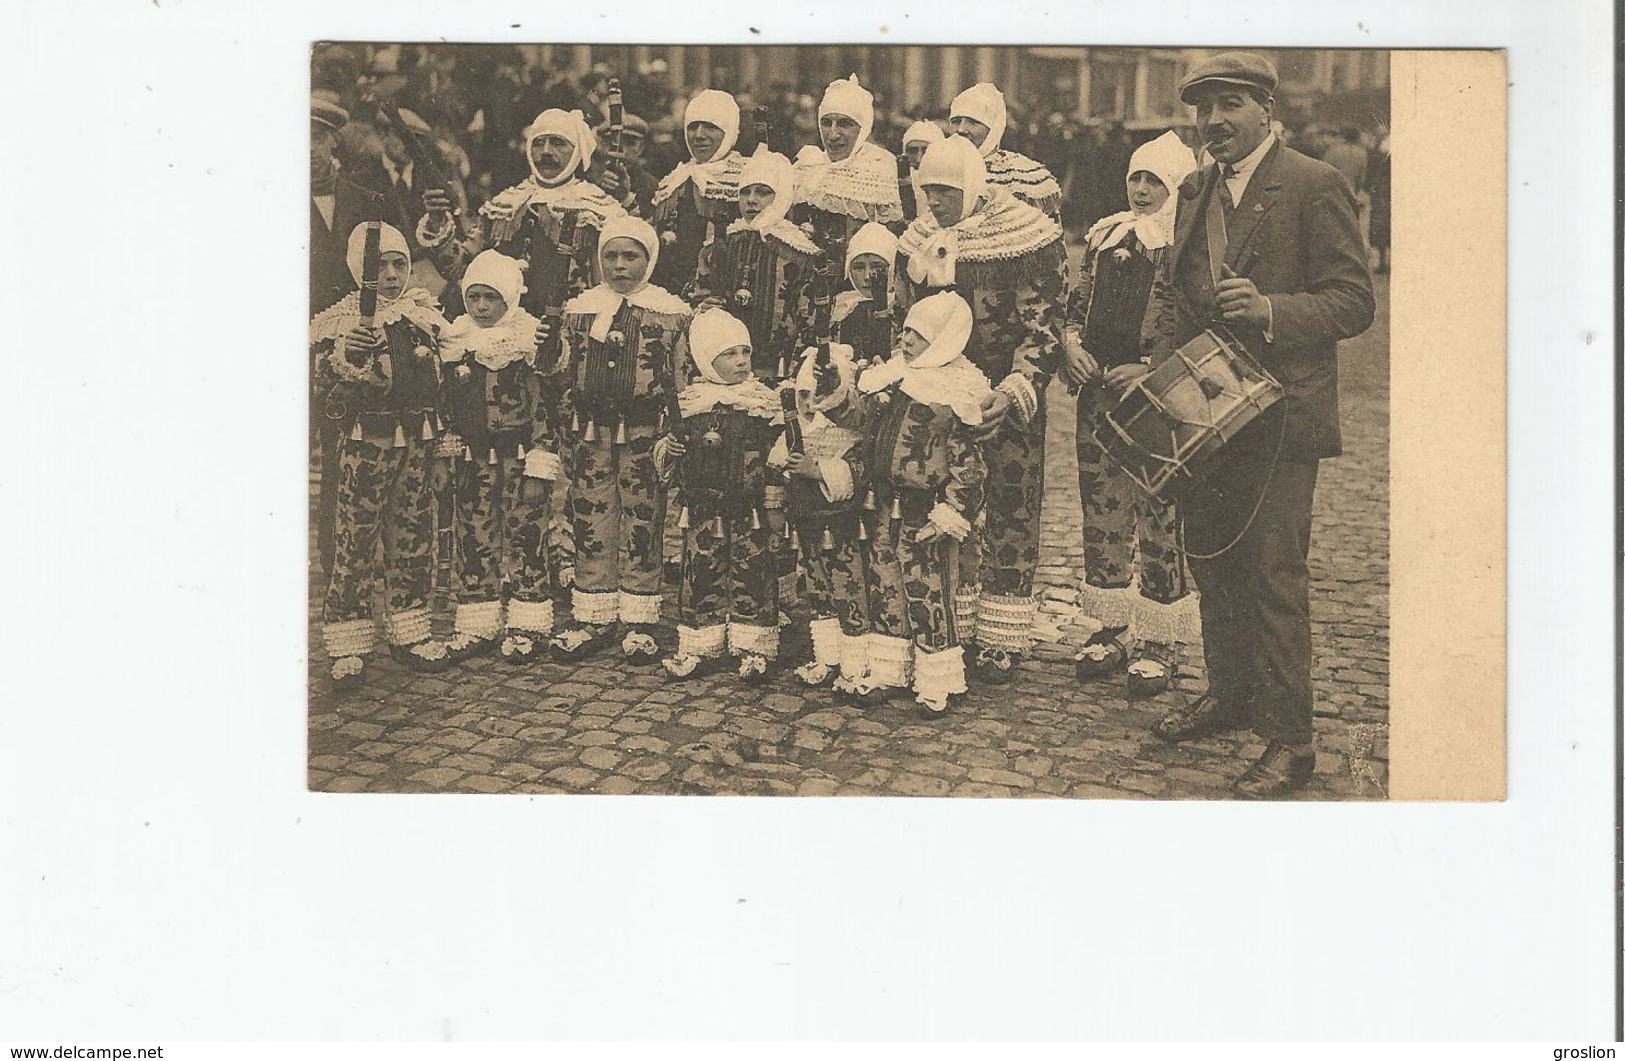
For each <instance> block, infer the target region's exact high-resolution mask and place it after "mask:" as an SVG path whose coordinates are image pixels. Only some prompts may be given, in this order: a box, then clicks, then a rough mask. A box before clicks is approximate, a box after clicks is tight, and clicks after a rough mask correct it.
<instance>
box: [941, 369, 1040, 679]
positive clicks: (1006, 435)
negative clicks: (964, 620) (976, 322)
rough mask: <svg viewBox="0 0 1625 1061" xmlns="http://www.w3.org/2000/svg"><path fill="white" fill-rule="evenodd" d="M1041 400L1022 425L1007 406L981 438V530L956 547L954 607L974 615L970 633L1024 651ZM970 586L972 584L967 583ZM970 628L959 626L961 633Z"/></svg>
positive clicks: (1033, 560) (1036, 517)
mask: <svg viewBox="0 0 1625 1061" xmlns="http://www.w3.org/2000/svg"><path fill="white" fill-rule="evenodd" d="M1044 426H1045V417H1044V405H1043V398H1042V396H1040V398H1039V405H1038V413H1037V414H1036V415H1035V416H1034V417H1033V420H1032V422H1031V423H1028V424H1023V423H1022V422H1021V420H1020V418H1019V417H1018V416H1017V415H1016V413H1015V411H1014V410H1011V412H1010V415H1009V416H1008V417H1007V418H1006V420H1005V422H1004V424H1003V425H1002V426H1001V427H1000V428H999V430H998V433H997V434H995V435H994V436H993V437H992V438H991V439H989V440H988V441H987V442H985V443H983V444H982V459H983V460H984V462H985V463H986V465H987V507H986V509H985V512H986V518H985V522H984V523H983V525H982V528H981V533H980V534H975V533H973V534H972V535H971V537H970V538H968V539H966V541H965V547H964V548H963V549H961V550H960V557H959V570H960V579H959V581H960V584H961V585H962V586H963V587H964V590H962V592H961V596H962V597H964V598H969V596H970V595H971V594H972V593H973V592H974V593H975V594H976V601H975V608H974V609H972V608H971V607H970V602H969V600H968V599H964V600H961V601H960V602H959V607H960V609H961V611H962V613H963V614H964V615H966V616H967V617H968V616H970V615H974V617H975V634H974V636H975V637H976V639H977V640H978V641H979V642H980V643H981V644H983V645H984V646H987V647H989V648H999V649H1004V650H1006V651H1009V652H1025V651H1026V650H1027V648H1028V647H1029V645H1030V642H1031V640H1032V624H1033V618H1034V616H1035V615H1036V614H1037V603H1036V601H1035V600H1034V598H1033V576H1034V574H1035V573H1036V572H1037V570H1038V531H1039V524H1040V515H1041V513H1040V509H1041V508H1042V506H1043V501H1044ZM972 587H975V590H974V591H973V590H972ZM969 637H970V632H969V631H966V640H969Z"/></svg>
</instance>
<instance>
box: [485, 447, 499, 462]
mask: <svg viewBox="0 0 1625 1061" xmlns="http://www.w3.org/2000/svg"><path fill="white" fill-rule="evenodd" d="M496 462H497V448H496V447H495V446H492V447H491V452H490V453H489V454H487V455H486V458H485V463H487V464H495V463H496Z"/></svg>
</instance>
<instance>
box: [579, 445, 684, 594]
mask: <svg viewBox="0 0 1625 1061" xmlns="http://www.w3.org/2000/svg"><path fill="white" fill-rule="evenodd" d="M561 448H562V453H561V454H560V456H561V457H562V459H563V463H564V473H565V476H566V478H567V479H568V480H569V483H570V499H569V504H568V509H569V517H570V534H571V537H572V539H573V540H574V542H575V590H574V592H573V594H572V601H573V609H572V610H573V612H574V615H575V618H576V619H577V620H578V621H579V622H583V623H593V624H595V625H605V624H608V623H613V622H615V621H616V619H620V621H622V622H627V623H643V624H652V623H657V622H659V621H660V576H661V559H662V556H663V555H664V532H665V523H666V491H665V488H664V486H662V484H661V482H660V477H659V474H658V473H657V471H656V469H655V463H654V456H653V450H654V432H653V430H652V429H650V428H631V429H629V432H628V438H627V442H626V444H624V445H619V446H617V445H615V444H614V443H613V442H612V441H611V440H610V438H609V432H607V431H605V432H602V433H600V435H599V437H598V440H597V441H595V442H586V441H582V440H580V439H574V440H571V441H569V442H567V443H566V444H565V445H564V446H563V447H561Z"/></svg>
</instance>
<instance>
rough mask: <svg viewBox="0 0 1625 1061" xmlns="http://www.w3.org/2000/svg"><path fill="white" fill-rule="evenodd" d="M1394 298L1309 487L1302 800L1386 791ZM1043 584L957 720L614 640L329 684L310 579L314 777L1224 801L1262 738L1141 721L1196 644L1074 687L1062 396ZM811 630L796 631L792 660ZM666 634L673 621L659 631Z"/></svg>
mask: <svg viewBox="0 0 1625 1061" xmlns="http://www.w3.org/2000/svg"><path fill="white" fill-rule="evenodd" d="M1387 309H1388V298H1387V286H1386V282H1385V280H1379V287H1378V317H1377V321H1376V323H1375V324H1374V325H1373V327H1372V329H1371V330H1370V331H1369V332H1367V333H1366V334H1365V335H1364V336H1361V337H1360V338H1359V339H1356V340H1354V341H1352V342H1348V343H1345V344H1343V353H1342V399H1343V427H1344V445H1345V451H1346V452H1345V456H1343V457H1342V458H1340V459H1338V460H1334V461H1328V462H1325V463H1324V464H1323V465H1322V467H1321V478H1320V486H1319V489H1318V491H1317V494H1316V499H1315V530H1314V534H1315V538H1314V545H1313V556H1312V558H1311V568H1312V571H1313V574H1314V586H1313V594H1314V597H1313V605H1312V606H1313V612H1314V620H1315V630H1314V634H1315V639H1314V640H1315V692H1316V699H1317V707H1316V715H1317V718H1316V724H1315V740H1316V746H1317V751H1318V753H1319V760H1318V765H1317V772H1316V775H1315V779H1314V781H1313V782H1312V784H1311V785H1310V787H1309V788H1308V789H1307V790H1306V791H1305V792H1304V793H1303V798H1307V799H1381V798H1383V797H1384V794H1385V791H1386V785H1387V776H1388V767H1387V760H1388V737H1387V734H1388V726H1387V718H1388V500H1387V497H1388V485H1387V484H1388V346H1387V332H1388V315H1387ZM1050 414H1051V421H1050V425H1051V426H1050V441H1049V460H1050V464H1049V469H1050V470H1049V472H1048V473H1047V495H1046V497H1045V511H1044V538H1043V543H1044V544H1043V552H1042V557H1041V571H1040V575H1039V578H1040V582H1041V583H1042V586H1043V590H1042V592H1043V596H1044V604H1043V609H1042V613H1041V618H1040V627H1041V629H1040V637H1041V639H1042V643H1041V644H1040V645H1039V646H1038V648H1037V649H1036V650H1035V652H1034V654H1033V656H1032V657H1030V658H1029V659H1028V660H1027V661H1025V662H1024V663H1023V664H1022V667H1021V669H1020V671H1019V672H1018V677H1017V678H1016V680H1015V682H1013V683H1012V684H1011V685H1010V686H1007V687H1005V688H1003V689H998V688H987V687H981V688H976V687H973V688H972V690H971V692H970V694H969V695H968V696H967V697H965V699H964V702H963V704H962V705H960V706H958V707H957V709H956V710H955V712H954V713H953V714H951V715H950V716H949V717H947V718H945V719H941V720H937V721H931V722H927V721H922V720H920V719H917V718H916V717H915V716H914V715H913V713H912V701H911V700H910V699H908V698H899V699H897V700H894V701H892V702H891V703H889V704H886V705H883V706H880V707H876V708H870V709H868V710H859V709H858V708H856V707H854V706H851V705H849V704H846V703H844V702H842V701H840V700H837V699H835V698H834V697H833V695H832V694H830V693H829V692H828V691H825V690H815V691H812V692H808V691H806V690H804V689H803V688H802V687H801V686H800V685H799V684H798V683H796V682H795V680H794V678H793V677H791V676H790V675H789V674H788V673H787V672H785V671H781V672H780V673H779V676H778V677H777V678H776V679H775V680H773V681H772V682H770V683H768V684H767V685H765V686H758V687H746V686H743V685H741V684H739V683H738V682H737V681H736V680H734V679H733V678H732V677H731V676H728V675H726V674H724V675H720V676H712V677H706V678H701V679H695V680H691V681H688V682H682V683H668V682H667V681H665V680H664V678H663V676H662V674H661V673H660V672H659V670H658V669H657V668H640V669H632V670H629V669H627V668H625V667H621V666H619V665H618V662H617V659H616V656H618V653H616V654H606V655H604V656H601V657H599V658H598V659H596V660H589V661H586V662H583V663H578V664H574V665H560V664H555V663H551V662H538V663H534V664H531V665H528V666H524V667H513V666H510V665H508V664H505V663H502V662H500V661H498V660H496V659H494V658H489V657H487V658H483V659H476V660H470V661H468V662H466V663H465V664H464V665H462V666H461V667H459V668H457V669H455V670H453V671H450V672H447V673H444V674H439V675H433V676H425V675H419V674H414V673H412V672H408V671H406V670H405V669H403V668H402V667H400V666H398V665H397V664H395V663H394V662H392V661H391V660H390V659H389V657H388V655H387V654H383V655H381V656H379V657H376V658H375V659H374V660H373V661H372V662H370V663H369V665H368V681H367V685H366V686H365V688H363V689H362V690H360V691H358V692H356V693H353V694H347V695H335V694H334V692H333V690H332V688H331V685H330V683H329V681H328V679H327V677H326V669H327V668H326V663H325V661H324V660H323V659H322V658H321V647H320V638H319V632H318V630H317V628H316V622H315V620H316V618H317V615H316V612H315V611H314V609H315V608H316V607H319V603H320V600H319V598H320V587H319V586H317V585H315V584H314V583H313V585H312V606H313V611H312V614H311V638H310V654H311V663H310V684H309V688H310V715H309V742H310V747H309V774H308V776H309V785H310V788H312V789H313V790H318V791H326V792H363V791H365V792H487V793H495V792H518V793H555V792H595V793H611V794H613V793H645V794H707V793H712V794H741V795H743V794H756V795H869V796H873V795H903V796H1073V797H1104V798H1174V799H1202V798H1222V797H1224V796H1225V794H1226V791H1227V787H1228V785H1229V783H1230V782H1231V781H1232V780H1233V779H1234V778H1235V776H1236V775H1237V774H1239V773H1240V771H1241V770H1242V769H1243V767H1244V766H1245V763H1246V761H1247V760H1248V759H1250V758H1251V757H1252V756H1254V755H1256V754H1257V753H1258V752H1259V751H1260V750H1261V746H1260V745H1259V744H1258V743H1257V741H1256V739H1255V738H1253V737H1252V736H1251V735H1248V734H1238V735H1234V736H1230V737H1224V738H1212V739H1207V740H1202V741H1196V742H1193V743H1189V744H1183V745H1179V746H1169V745H1166V744H1164V743H1162V742H1161V741H1158V740H1157V739H1155V738H1154V737H1153V736H1151V726H1152V724H1153V723H1154V722H1155V721H1156V720H1157V719H1158V718H1159V717H1161V715H1162V714H1163V713H1164V712H1165V711H1166V710H1167V709H1168V707H1169V706H1170V705H1171V704H1173V703H1174V702H1175V701H1176V699H1177V698H1180V697H1191V696H1195V695H1197V694H1198V693H1199V692H1200V690H1201V689H1202V688H1203V685H1204V681H1203V677H1202V673H1201V653H1200V651H1199V647H1198V649H1197V650H1195V651H1193V652H1192V653H1191V655H1192V659H1190V660H1188V661H1187V664H1186V666H1185V668H1184V670H1183V672H1182V674H1181V676H1180V679H1179V681H1178V683H1177V686H1176V688H1174V689H1170V690H1169V691H1168V692H1166V693H1164V694H1163V695H1161V696H1159V697H1157V698H1155V699H1153V700H1146V701H1130V700H1128V699H1127V698H1126V696H1125V695H1124V690H1123V685H1122V678H1121V677H1119V678H1118V679H1116V680H1115V681H1096V682H1087V683H1085V682H1079V681H1078V680H1077V679H1076V678H1075V677H1074V676H1073V674H1072V668H1071V664H1070V660H1071V658H1072V653H1073V651H1074V647H1075V644H1076V643H1077V642H1078V641H1080V640H1081V639H1082V637H1083V636H1085V635H1086V634H1087V633H1088V630H1087V628H1084V627H1082V624H1079V623H1077V622H1075V621H1074V619H1075V616H1076V607H1075V605H1074V604H1073V602H1074V601H1075V600H1076V598H1077V589H1076V586H1077V582H1078V578H1079V576H1080V572H1081V563H1082V547H1081V538H1080V528H1079V523H1080V519H1079V508H1078V499H1077V479H1076V474H1075V462H1074V459H1073V452H1072V439H1073V422H1074V418H1073V415H1072V409H1071V406H1070V402H1069V401H1068V400H1067V399H1066V396H1065V395H1064V392H1063V391H1062V389H1061V388H1059V387H1056V388H1054V389H1053V391H1052V394H1051V403H1050ZM804 626H805V624H804V623H800V624H798V626H797V628H795V630H794V631H791V632H787V636H786V638H785V657H784V658H785V659H787V660H789V661H790V662H791V664H792V665H794V664H797V663H799V662H800V661H801V660H802V659H804V658H805V657H806V655H807V653H808V651H809V649H808V645H807V640H806V635H805V632H804ZM672 636H674V635H670V634H669V632H668V638H670V637H672Z"/></svg>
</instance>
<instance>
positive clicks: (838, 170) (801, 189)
mask: <svg viewBox="0 0 1625 1061" xmlns="http://www.w3.org/2000/svg"><path fill="white" fill-rule="evenodd" d="M795 168H796V201H797V202H802V203H809V204H811V205H812V206H814V207H817V208H818V209H820V210H829V211H831V212H833V213H839V214H845V215H847V216H849V217H857V218H861V219H863V220H865V221H899V220H901V219H902V217H903V200H902V198H901V197H900V196H899V195H898V192H897V157H896V156H895V155H893V154H892V153H891V152H890V151H887V150H886V149H885V148H883V147H881V146H879V145H878V144H872V143H869V142H868V141H865V142H864V143H862V144H859V145H858V146H857V147H856V148H854V149H853V151H852V153H851V154H850V155H848V156H846V157H845V158H843V159H842V160H841V161H839V162H831V161H830V158H829V155H827V154H825V153H824V149H823V148H820V147H812V146H807V147H804V148H802V149H801V151H800V152H799V153H798V154H797V155H796V166H795Z"/></svg>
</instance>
